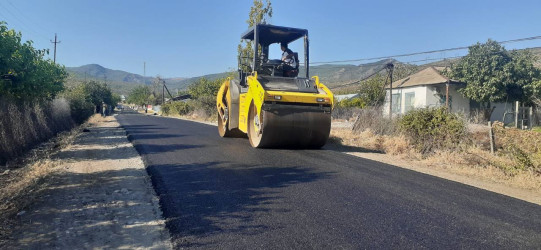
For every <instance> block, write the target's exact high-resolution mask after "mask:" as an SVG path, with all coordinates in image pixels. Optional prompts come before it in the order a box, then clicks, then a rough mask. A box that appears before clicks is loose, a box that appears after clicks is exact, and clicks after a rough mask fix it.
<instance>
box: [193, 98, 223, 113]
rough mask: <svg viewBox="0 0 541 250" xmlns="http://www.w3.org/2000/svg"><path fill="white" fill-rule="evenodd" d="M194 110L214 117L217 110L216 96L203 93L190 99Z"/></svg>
mask: <svg viewBox="0 0 541 250" xmlns="http://www.w3.org/2000/svg"><path fill="white" fill-rule="evenodd" d="M192 104H193V106H194V109H195V110H198V111H199V112H200V113H203V114H204V115H205V116H207V118H208V117H216V116H217V115H218V111H217V110H216V96H215V95H214V96H211V95H204V96H200V97H199V98H197V99H195V100H193V101H192Z"/></svg>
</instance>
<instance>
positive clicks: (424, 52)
mask: <svg viewBox="0 0 541 250" xmlns="http://www.w3.org/2000/svg"><path fill="white" fill-rule="evenodd" d="M538 39H541V36H532V37H525V38H519V39H512V40H506V41H500V42H498V43H499V44H506V43H516V42H523V41H531V40H538ZM468 48H469V46H466V47H456V48H448V49H439V50H430V51H422V52H415V53H408V54H398V55H391V56H380V57H372V58H359V59H351V60H337V61H327V62H311V63H310V64H325V63H328V64H331V63H347V62H360V61H373V60H382V59H389V58H397V57H406V56H416V55H424V54H433V53H438V52H447V51H455V50H465V49H468Z"/></svg>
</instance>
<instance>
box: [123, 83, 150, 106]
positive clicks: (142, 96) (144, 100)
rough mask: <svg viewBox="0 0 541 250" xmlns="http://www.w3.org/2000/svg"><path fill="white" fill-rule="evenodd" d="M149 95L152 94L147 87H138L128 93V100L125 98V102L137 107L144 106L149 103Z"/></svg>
mask: <svg viewBox="0 0 541 250" xmlns="http://www.w3.org/2000/svg"><path fill="white" fill-rule="evenodd" d="M151 94H152V92H151V91H150V88H149V87H148V86H139V87H137V88H135V89H133V90H132V91H131V92H130V94H129V95H128V98H126V102H128V103H133V104H135V105H139V106H145V105H146V104H148V103H149V97H150V96H151Z"/></svg>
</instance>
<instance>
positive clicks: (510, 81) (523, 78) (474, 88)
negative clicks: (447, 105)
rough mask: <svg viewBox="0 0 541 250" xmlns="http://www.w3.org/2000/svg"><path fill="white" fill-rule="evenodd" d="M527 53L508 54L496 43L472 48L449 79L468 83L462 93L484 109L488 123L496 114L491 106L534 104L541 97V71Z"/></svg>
mask: <svg viewBox="0 0 541 250" xmlns="http://www.w3.org/2000/svg"><path fill="white" fill-rule="evenodd" d="M534 59H535V58H534V57H533V56H532V55H531V54H530V53H529V52H527V51H521V52H519V51H511V52H509V51H507V50H506V49H505V48H504V47H503V46H502V45H500V44H499V43H498V42H496V41H493V40H490V39H489V40H488V41H487V42H486V43H483V44H481V43H477V44H475V45H472V46H470V47H469V51H468V54H467V55H466V56H464V57H463V58H462V59H461V60H460V61H458V63H456V64H454V65H452V66H451V70H450V71H449V72H447V75H448V76H449V77H451V78H454V79H456V80H460V81H462V82H465V83H466V87H465V88H463V89H461V90H460V92H461V93H462V94H463V95H464V96H465V97H467V98H470V99H472V100H474V101H476V102H478V103H480V104H481V105H482V108H483V110H484V115H485V119H488V118H489V117H490V115H491V114H492V109H491V107H490V106H491V102H502V101H523V102H529V103H531V102H532V101H533V100H534V99H535V98H536V95H537V96H538V94H539V84H537V81H538V80H539V75H540V74H539V70H538V69H536V68H535V67H534V66H533V60H534Z"/></svg>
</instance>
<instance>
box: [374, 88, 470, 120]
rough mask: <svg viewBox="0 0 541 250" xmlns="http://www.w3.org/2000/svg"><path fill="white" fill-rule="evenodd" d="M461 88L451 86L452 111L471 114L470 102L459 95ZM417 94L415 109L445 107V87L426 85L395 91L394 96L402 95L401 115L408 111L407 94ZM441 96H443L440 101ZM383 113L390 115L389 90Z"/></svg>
mask: <svg viewBox="0 0 541 250" xmlns="http://www.w3.org/2000/svg"><path fill="white" fill-rule="evenodd" d="M458 88H459V86H456V85H450V86H449V96H450V99H451V111H452V112H460V113H465V114H469V113H470V101H469V99H467V98H465V97H463V96H462V94H460V93H458ZM407 93H415V102H414V107H415V108H426V107H440V106H442V105H445V85H444V84H441V85H425V86H414V87H407V88H398V89H393V94H400V98H401V100H400V102H401V103H400V113H401V114H404V113H405V111H406V94H407ZM440 95H442V97H441V98H443V99H440ZM383 106H384V107H383V113H384V114H385V115H388V114H389V90H386V97H385V103H384V105H383Z"/></svg>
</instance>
